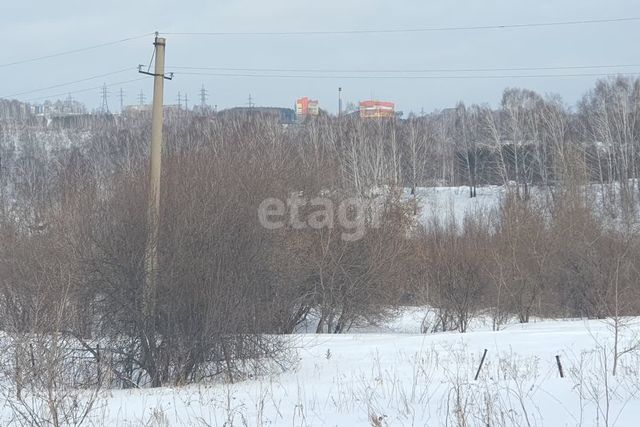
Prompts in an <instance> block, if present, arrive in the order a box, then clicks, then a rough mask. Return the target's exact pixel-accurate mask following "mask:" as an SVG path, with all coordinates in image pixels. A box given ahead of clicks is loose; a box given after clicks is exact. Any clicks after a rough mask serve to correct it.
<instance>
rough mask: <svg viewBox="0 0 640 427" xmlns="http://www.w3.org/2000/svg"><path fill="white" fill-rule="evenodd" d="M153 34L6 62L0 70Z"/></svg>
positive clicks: (1, 65) (143, 35) (0, 66)
mask: <svg viewBox="0 0 640 427" xmlns="http://www.w3.org/2000/svg"><path fill="white" fill-rule="evenodd" d="M153 34H155V33H146V34H141V35H139V36H133V37H127V38H124V39H119V40H113V41H110V42H106V43H100V44H96V45H93V46H87V47H82V48H79V49H72V50H66V51H62V52H57V53H52V54H49V55H43V56H36V57H34V58H28V59H22V60H20V61H14V62H7V63H4V64H0V68H4V67H11V66H13V65H20V64H27V63H31V62H36V61H42V60H43V59H50V58H56V57H59V56H65V55H72V54H74V53H80V52H86V51H88V50H94V49H99V48H102V47H107V46H113V45H116V44H120V43H124V42H128V41H131V40H137V39H141V38H143V37H148V36H150V35H153Z"/></svg>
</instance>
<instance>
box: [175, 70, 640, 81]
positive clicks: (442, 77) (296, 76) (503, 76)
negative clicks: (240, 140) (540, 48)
mask: <svg viewBox="0 0 640 427" xmlns="http://www.w3.org/2000/svg"><path fill="white" fill-rule="evenodd" d="M175 74H176V75H192V76H215V77H257V78H262V77H266V78H291V79H356V80H357V79H395V80H403V79H404V80H449V79H451V80H464V79H507V78H545V77H607V76H611V77H613V76H620V75H621V76H635V75H638V74H640V71H638V72H635V73H582V74H511V75H509V74H500V75H467V76H456V75H440V76H433V75H432V76H412V75H397V76H390V75H383V76H371V75H364V76H353V75H308V74H307V75H302V74H244V73H195V72H193V73H192V72H176V73H175Z"/></svg>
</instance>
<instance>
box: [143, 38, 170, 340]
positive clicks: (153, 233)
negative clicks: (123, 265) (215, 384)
mask: <svg viewBox="0 0 640 427" xmlns="http://www.w3.org/2000/svg"><path fill="white" fill-rule="evenodd" d="M153 45H154V47H155V55H154V58H155V69H154V72H153V73H150V72H148V71H143V70H142V66H140V67H139V69H138V72H139V73H142V74H147V75H152V76H153V109H152V112H151V158H150V161H149V196H148V203H149V204H148V207H147V223H148V230H149V231H148V235H147V242H146V252H145V255H146V258H145V283H144V288H143V295H142V298H143V299H142V304H143V306H142V312H143V315H144V318H145V319H147V321H149V322H150V324H149V326H150V327H151V329H150V332H151V333H152V334H155V322H154V320H153V317H154V315H155V309H156V293H157V274H158V236H159V229H160V221H159V219H160V218H159V216H160V215H159V214H160V176H161V173H160V172H161V166H162V115H163V114H162V113H163V108H164V103H163V99H164V80H165V79H168V80H171V78H173V75H170V77H167V76H165V74H164V55H165V46H166V39H165V38H163V37H158V33H156V38H155V41H154V43H153ZM149 339H151V340H154V339H155V338H154V337H153V336H150V337H149ZM152 342H153V341H152Z"/></svg>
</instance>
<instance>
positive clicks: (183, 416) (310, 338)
mask: <svg viewBox="0 0 640 427" xmlns="http://www.w3.org/2000/svg"><path fill="white" fill-rule="evenodd" d="M423 314H424V311H421V310H417V309H412V310H406V311H405V312H404V314H403V315H402V316H400V317H399V319H398V320H396V321H394V322H391V323H390V324H389V325H386V326H381V327H380V329H379V330H378V332H372V331H370V332H369V333H351V334H344V335H313V334H299V335H295V336H294V337H293V344H294V345H295V347H296V353H297V356H296V357H297V358H298V364H297V367H296V368H295V369H294V370H292V371H289V372H286V373H283V374H280V375H274V376H272V377H267V378H260V379H252V380H247V381H243V382H239V383H236V384H207V385H199V386H187V387H183V388H160V389H145V390H112V391H106V392H104V393H102V395H101V397H100V399H99V400H98V402H97V404H96V408H95V409H94V410H93V412H92V413H91V415H90V419H89V420H88V421H89V422H88V424H89V425H108V426H112V425H113V426H139V425H148V426H153V425H157V426H197V425H202V426H245V425H246V426H445V425H449V426H458V425H467V426H486V425H491V426H516V425H530V426H605V425H608V426H613V425H616V426H637V425H638V423H639V421H638V418H639V416H640V394H639V393H640V354H638V353H637V352H629V353H627V354H625V355H624V356H622V359H621V366H620V367H619V368H618V375H617V376H616V377H613V376H612V375H611V369H612V357H613V356H612V353H611V347H612V340H613V333H612V329H611V327H610V326H608V324H607V323H605V322H602V321H582V320H571V321H569V320H567V321H539V322H537V323H531V324H525V325H520V324H511V325H507V326H506V328H505V329H504V330H501V331H498V332H492V331H491V330H489V328H482V327H478V329H477V330H475V331H474V332H469V333H466V334H459V333H453V332H451V333H439V334H426V335H420V334H417V333H411V332H414V331H418V330H419V328H420V326H419V325H420V322H421V320H422V317H423ZM382 331H384V333H382ZM638 332H640V327H639V326H629V327H628V328H625V330H624V338H623V340H622V341H623V342H624V343H628V342H630V341H629V340H630V339H631V338H632V337H633V336H635V335H636V333H638ZM484 349H487V350H488V351H487V356H486V360H485V363H484V366H483V367H482V369H481V371H480V374H479V378H478V379H477V380H474V376H475V374H476V371H477V369H478V365H479V362H480V359H481V356H482V353H483V351H484ZM556 355H559V356H560V361H561V362H562V364H563V367H564V374H565V377H564V378H560V377H559V373H558V368H557V364H556ZM2 413H3V411H0V414H2ZM4 415H5V416H8V413H7V408H6V407H5V410H4ZM487 419H489V421H487ZM0 421H2V420H0ZM463 423H464V424H463ZM1 424H2V425H6V423H4V422H3V423H1Z"/></svg>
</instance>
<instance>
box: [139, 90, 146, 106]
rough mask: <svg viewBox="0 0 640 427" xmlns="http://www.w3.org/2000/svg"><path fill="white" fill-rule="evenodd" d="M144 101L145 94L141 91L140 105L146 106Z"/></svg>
mask: <svg viewBox="0 0 640 427" xmlns="http://www.w3.org/2000/svg"><path fill="white" fill-rule="evenodd" d="M144 101H145V96H144V92H143V91H140V93H139V94H138V103H139V104H140V105H144Z"/></svg>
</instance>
